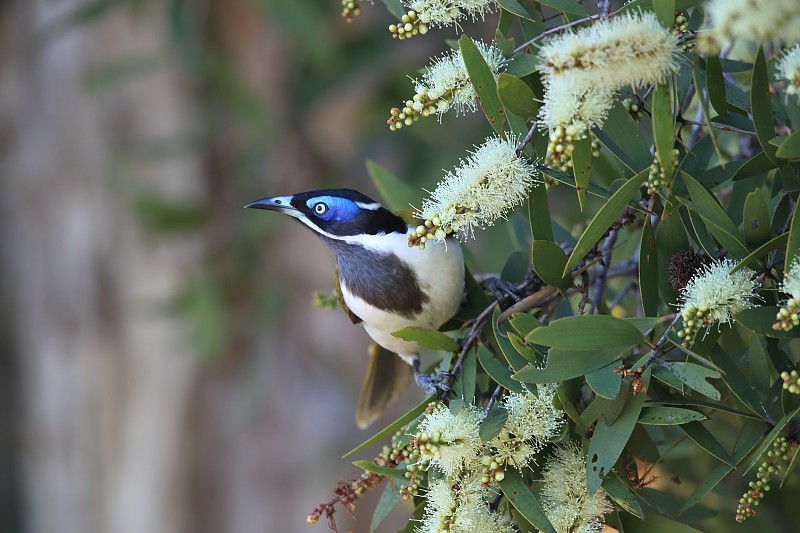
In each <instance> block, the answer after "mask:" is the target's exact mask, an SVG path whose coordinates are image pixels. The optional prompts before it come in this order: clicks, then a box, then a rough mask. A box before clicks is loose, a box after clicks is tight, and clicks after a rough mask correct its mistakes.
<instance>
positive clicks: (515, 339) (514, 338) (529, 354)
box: [507, 331, 543, 369]
mask: <svg viewBox="0 0 800 533" xmlns="http://www.w3.org/2000/svg"><path fill="white" fill-rule="evenodd" d="M507 335H508V341H509V343H510V344H511V345H512V346H513V347H514V349H515V350H517V353H518V354H520V355H521V356H522V357H524V358H525V360H526V361H527V362H528V363H533V364H535V365H538V364H540V363H541V361H542V359H543V358H542V357H540V356H539V354H538V353H536V350H534V349H533V348H531V347H530V346H528V344H527V343H526V342H525V339H523V338H522V337H520V336H519V335H517V334H515V333H514V332H513V331H509V332H507ZM511 366H512V367H513V368H514V369H521V368H525V366H527V365H520V364H514V365H511Z"/></svg>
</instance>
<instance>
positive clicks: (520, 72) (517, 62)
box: [505, 54, 542, 78]
mask: <svg viewBox="0 0 800 533" xmlns="http://www.w3.org/2000/svg"><path fill="white" fill-rule="evenodd" d="M541 62H542V61H541V59H539V55H538V54H517V55H515V56H514V57H512V58H511V59H510V60H509V61H508V63H506V67H505V72H506V73H507V74H511V75H512V76H516V77H518V78H521V77H523V76H528V75H530V74H533V73H534V72H536V70H537V69H538V68H539V65H540V64H541Z"/></svg>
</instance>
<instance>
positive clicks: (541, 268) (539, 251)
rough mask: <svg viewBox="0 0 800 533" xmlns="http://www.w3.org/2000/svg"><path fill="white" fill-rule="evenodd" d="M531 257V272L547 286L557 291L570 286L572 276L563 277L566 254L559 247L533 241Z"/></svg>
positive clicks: (552, 243)
mask: <svg viewBox="0 0 800 533" xmlns="http://www.w3.org/2000/svg"><path fill="white" fill-rule="evenodd" d="M531 252H532V255H533V270H534V271H535V272H536V274H538V275H539V277H540V278H542V281H544V282H545V283H546V284H548V285H552V286H553V287H557V288H559V289H564V290H566V289H568V288H570V287H571V286H572V276H570V275H567V276H564V275H563V272H564V267H565V266H566V265H567V254H565V253H564V250H562V249H561V247H560V246H559V245H557V244H556V243H554V242H552V241H549V240H548V241H533V244H532V245H531Z"/></svg>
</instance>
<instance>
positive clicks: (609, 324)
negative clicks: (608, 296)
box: [525, 315, 644, 350]
mask: <svg viewBox="0 0 800 533" xmlns="http://www.w3.org/2000/svg"><path fill="white" fill-rule="evenodd" d="M643 339H644V337H643V336H642V334H641V333H640V332H639V330H638V329H636V328H635V327H634V326H632V325H631V324H629V323H628V322H626V321H624V320H622V319H620V318H615V317H613V316H610V315H576V316H570V317H566V318H559V319H558V320H553V321H552V322H550V324H548V325H547V326H545V327H541V328H538V329H535V330H533V331H532V332H531V333H530V334H529V335H528V336H527V337H526V338H525V340H527V341H529V342H532V343H534V344H542V345H544V346H554V347H557V348H564V349H570V350H592V349H597V348H600V347H603V348H611V347H630V346H635V345H636V344H638V343H640V342H641V341H642V340H643Z"/></svg>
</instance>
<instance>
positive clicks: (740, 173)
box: [728, 152, 778, 181]
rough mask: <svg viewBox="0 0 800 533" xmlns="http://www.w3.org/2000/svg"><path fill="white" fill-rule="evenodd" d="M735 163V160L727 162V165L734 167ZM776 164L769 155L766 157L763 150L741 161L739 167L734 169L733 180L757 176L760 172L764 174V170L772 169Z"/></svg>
mask: <svg viewBox="0 0 800 533" xmlns="http://www.w3.org/2000/svg"><path fill="white" fill-rule="evenodd" d="M736 163H737V162H734V163H728V166H731V168H736V167H734V165H736ZM777 166H778V165H777V163H775V162H774V161H772V160H771V159H770V158H769V157H767V154H765V153H764V152H758V153H757V154H756V155H754V156H753V157H751V158H750V159H747V160H745V161H744V162H741V164H740V166H739V168H738V169H736V171H735V172H734V174H733V181H739V180H744V179H747V178H752V177H754V176H758V175H760V174H764V173H766V172H769V171H770V170H773V169H774V168H776V167H777Z"/></svg>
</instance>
